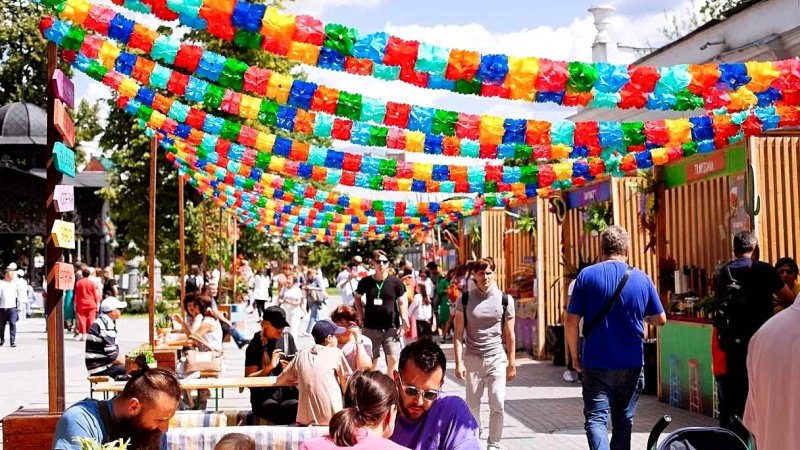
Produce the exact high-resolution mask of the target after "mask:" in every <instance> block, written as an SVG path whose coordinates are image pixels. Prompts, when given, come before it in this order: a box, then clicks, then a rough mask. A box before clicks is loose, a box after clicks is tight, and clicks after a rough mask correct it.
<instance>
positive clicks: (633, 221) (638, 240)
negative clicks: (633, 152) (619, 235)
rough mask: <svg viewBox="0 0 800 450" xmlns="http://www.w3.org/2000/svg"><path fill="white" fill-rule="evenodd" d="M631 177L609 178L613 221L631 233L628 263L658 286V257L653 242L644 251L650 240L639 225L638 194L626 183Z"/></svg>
mask: <svg viewBox="0 0 800 450" xmlns="http://www.w3.org/2000/svg"><path fill="white" fill-rule="evenodd" d="M630 180H631V178H614V179H613V180H611V183H612V184H611V189H612V191H611V193H612V194H611V195H612V198H613V200H614V223H615V224H617V225H619V226H621V227H623V228H625V229H626V230H628V233H630V235H631V248H630V250H629V251H628V264H630V265H632V266H634V267H636V268H638V269H640V270H642V271H643V272H645V273H646V274H648V275H650V278H651V279H652V280H653V283H655V285H656V286H658V258H657V257H656V249H655V243H654V244H653V247H652V248H651V249H648V250H647V252H645V247H647V244H648V243H649V241H650V236H649V235H648V233H647V231H645V230H643V229H641V228H640V227H639V215H640V213H641V211H640V208H639V195H637V194H636V193H634V192H632V191H631V190H630V188H628V186H627V185H626V184H627V183H628V182H629V181H630Z"/></svg>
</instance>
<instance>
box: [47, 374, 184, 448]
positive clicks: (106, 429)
mask: <svg viewBox="0 0 800 450" xmlns="http://www.w3.org/2000/svg"><path fill="white" fill-rule="evenodd" d="M180 398H181V387H180V384H179V383H178V379H177V378H175V374H174V373H172V372H170V371H168V370H165V369H145V370H143V371H141V372H138V373H136V374H134V375H133V377H132V378H131V379H130V380H128V382H127V383H126V384H125V387H124V388H123V390H122V393H121V394H120V395H118V396H116V397H114V398H112V399H111V400H108V401H98V400H94V399H90V398H87V399H85V400H82V401H80V402H78V403H76V404H74V405H72V406H71V407H70V408H69V409H67V410H66V411H65V412H64V414H63V415H62V416H61V418H60V419H59V420H58V424H57V425H56V433H55V436H54V438H53V450H80V449H81V445H80V444H79V443H78V442H76V441H75V438H77V437H80V438H90V439H93V440H94V441H96V442H97V443H99V444H105V443H108V442H114V441H116V440H118V439H122V440H123V441H128V440H130V446H129V448H136V449H161V448H165V444H166V434H165V433H166V432H167V429H168V428H169V420H170V419H171V418H172V416H174V415H175V411H176V410H177V409H178V402H179V401H180Z"/></svg>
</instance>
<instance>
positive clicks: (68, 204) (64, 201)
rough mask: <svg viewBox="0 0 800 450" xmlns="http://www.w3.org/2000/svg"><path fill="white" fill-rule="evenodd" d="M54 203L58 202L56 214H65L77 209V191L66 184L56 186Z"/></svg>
mask: <svg viewBox="0 0 800 450" xmlns="http://www.w3.org/2000/svg"><path fill="white" fill-rule="evenodd" d="M53 201H54V202H56V212H60V213H65V212H70V211H73V210H74V209H75V189H74V188H73V186H68V185H65V184H59V185H56V189H55V191H53Z"/></svg>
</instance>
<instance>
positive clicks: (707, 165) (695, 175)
mask: <svg viewBox="0 0 800 450" xmlns="http://www.w3.org/2000/svg"><path fill="white" fill-rule="evenodd" d="M723 170H725V154H724V153H723V152H714V153H712V154H711V155H710V156H709V157H707V158H705V159H704V160H702V161H697V162H695V163H691V164H686V181H687V182H691V181H695V180H699V179H701V178H706V177H708V176H709V175H712V174H715V173H717V172H721V171H723Z"/></svg>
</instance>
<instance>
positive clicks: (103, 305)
mask: <svg viewBox="0 0 800 450" xmlns="http://www.w3.org/2000/svg"><path fill="white" fill-rule="evenodd" d="M127 306H128V303H126V302H121V301H119V300H118V299H117V297H106V298H105V300H103V301H102V302H100V310H101V311H103V312H104V313H107V312H111V311H114V310H115V309H122V308H125V307H127Z"/></svg>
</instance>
